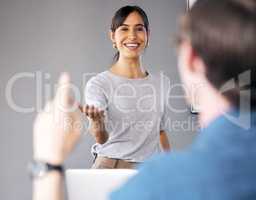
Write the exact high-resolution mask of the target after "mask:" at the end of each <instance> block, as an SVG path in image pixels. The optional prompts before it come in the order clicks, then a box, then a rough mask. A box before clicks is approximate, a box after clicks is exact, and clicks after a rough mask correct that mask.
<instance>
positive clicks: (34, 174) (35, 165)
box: [28, 161, 64, 179]
mask: <svg viewBox="0 0 256 200" xmlns="http://www.w3.org/2000/svg"><path fill="white" fill-rule="evenodd" d="M28 169H29V174H30V176H31V178H33V179H34V178H42V177H44V176H45V175H46V174H48V173H49V172H51V171H57V172H59V173H60V174H61V175H63V174H64V167H63V166H62V165H53V164H50V163H47V162H41V161H32V162H31V163H29V166H28Z"/></svg>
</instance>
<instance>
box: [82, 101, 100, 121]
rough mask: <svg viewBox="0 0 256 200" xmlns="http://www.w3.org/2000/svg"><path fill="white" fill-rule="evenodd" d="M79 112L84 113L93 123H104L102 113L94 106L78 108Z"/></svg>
mask: <svg viewBox="0 0 256 200" xmlns="http://www.w3.org/2000/svg"><path fill="white" fill-rule="evenodd" d="M79 108H80V110H81V111H82V112H83V113H85V115H86V116H87V117H89V118H90V119H91V120H92V121H94V122H103V121H104V111H103V110H100V109H98V108H96V107H95V106H93V105H92V106H89V105H85V106H79Z"/></svg>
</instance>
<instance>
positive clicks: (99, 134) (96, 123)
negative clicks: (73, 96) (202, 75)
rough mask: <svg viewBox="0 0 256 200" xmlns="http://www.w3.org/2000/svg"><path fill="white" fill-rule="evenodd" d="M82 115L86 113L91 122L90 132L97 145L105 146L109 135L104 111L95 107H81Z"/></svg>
mask: <svg viewBox="0 0 256 200" xmlns="http://www.w3.org/2000/svg"><path fill="white" fill-rule="evenodd" d="M79 108H80V110H81V111H82V113H84V114H85V115H86V116H87V117H88V118H89V120H90V128H89V131H90V133H91V134H92V135H93V137H94V138H95V140H96V142H97V143H100V144H103V143H105V142H106V141H107V139H108V134H107V132H106V130H105V124H104V111H103V110H100V109H98V108H96V107H95V106H89V105H85V106H79Z"/></svg>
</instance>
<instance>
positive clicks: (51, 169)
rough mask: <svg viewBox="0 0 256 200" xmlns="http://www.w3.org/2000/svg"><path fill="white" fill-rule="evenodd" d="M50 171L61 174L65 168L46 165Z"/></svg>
mask: <svg viewBox="0 0 256 200" xmlns="http://www.w3.org/2000/svg"><path fill="white" fill-rule="evenodd" d="M46 165H47V168H48V171H58V172H60V173H61V174H63V172H64V168H63V166H62V165H52V164H50V163H46Z"/></svg>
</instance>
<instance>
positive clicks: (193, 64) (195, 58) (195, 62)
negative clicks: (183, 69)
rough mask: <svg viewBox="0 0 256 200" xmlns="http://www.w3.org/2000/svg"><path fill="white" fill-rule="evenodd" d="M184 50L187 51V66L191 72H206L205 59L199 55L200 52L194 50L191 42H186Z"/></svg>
mask: <svg viewBox="0 0 256 200" xmlns="http://www.w3.org/2000/svg"><path fill="white" fill-rule="evenodd" d="M182 45H183V51H184V52H185V57H186V62H187V63H186V66H187V67H188V70H189V71H191V72H197V73H200V74H204V73H205V64H204V61H203V59H202V58H201V57H200V56H199V55H198V53H197V52H196V51H195V50H194V48H193V47H192V45H191V43H190V42H188V41H187V42H184V43H183V44H182Z"/></svg>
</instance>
